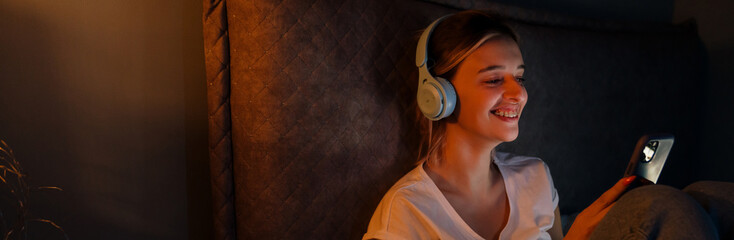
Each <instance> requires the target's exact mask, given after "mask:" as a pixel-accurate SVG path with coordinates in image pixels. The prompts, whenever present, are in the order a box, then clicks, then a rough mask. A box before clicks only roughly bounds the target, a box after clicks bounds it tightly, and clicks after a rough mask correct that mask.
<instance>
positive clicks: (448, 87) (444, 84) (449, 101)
mask: <svg viewBox="0 0 734 240" xmlns="http://www.w3.org/2000/svg"><path fill="white" fill-rule="evenodd" d="M435 79H436V82H438V84H439V85H440V86H441V88H442V89H443V91H441V92H443V95H444V96H443V98H442V100H443V101H442V104H443V111H441V114H440V115H439V116H438V119H443V118H445V117H448V116H451V113H453V112H454V108H455V107H456V90H455V89H454V85H453V84H451V82H449V81H448V80H446V79H444V78H440V77H436V78H435Z"/></svg>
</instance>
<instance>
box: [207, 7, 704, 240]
mask: <svg viewBox="0 0 734 240" xmlns="http://www.w3.org/2000/svg"><path fill="white" fill-rule="evenodd" d="M274 2H277V3H274ZM466 8H481V9H486V10H487V11H490V12H493V13H495V14H499V15H502V16H504V17H506V18H508V19H510V20H511V25H512V27H513V28H514V29H515V31H517V33H518V35H519V38H520V45H521V49H522V51H523V55H524V59H525V63H526V65H527V74H526V76H527V78H528V79H529V81H528V87H527V88H528V92H529V103H528V105H527V107H526V110H525V113H524V115H523V119H522V120H521V122H520V124H521V133H520V136H519V138H518V140H517V141H515V142H513V143H508V144H504V145H502V146H500V147H501V148H502V150H506V151H513V152H516V153H520V154H526V155H534V156H539V157H541V158H543V159H544V160H545V161H546V162H547V164H548V165H549V167H550V169H551V173H552V175H553V178H554V181H555V186H556V188H557V189H558V191H559V194H560V199H561V205H560V206H561V210H562V211H563V212H564V213H571V212H575V211H579V210H581V209H583V208H584V207H585V206H586V205H588V204H589V203H590V202H591V201H592V200H593V199H595V198H596V197H597V196H598V195H599V194H601V192H603V191H604V190H606V189H607V188H608V187H609V186H611V184H612V183H614V182H615V181H616V180H617V179H618V178H619V177H621V175H622V172H623V171H624V168H625V165H626V161H627V160H628V159H629V155H630V154H631V151H632V148H633V146H634V144H635V141H636V140H637V138H638V137H639V136H640V135H641V134H643V133H645V132H658V131H662V132H671V133H673V134H675V135H676V137H677V139H676V146H675V147H674V150H673V152H672V153H671V156H670V158H669V163H668V165H667V166H666V170H665V174H663V175H662V176H661V179H660V182H662V183H667V184H671V185H674V186H682V185H685V184H687V183H689V182H691V181H693V180H694V179H695V178H696V176H694V175H693V172H694V171H691V170H690V169H691V168H695V160H696V151H697V150H698V146H697V145H696V142H697V135H696V131H697V124H698V123H699V121H698V119H697V117H696V113H697V111H698V109H699V108H698V107H699V106H698V105H699V104H700V103H701V102H702V101H701V94H700V92H701V91H700V88H699V84H700V80H701V76H702V75H703V74H705V72H704V69H705V65H704V64H703V62H702V59H703V55H704V51H703V49H702V47H701V45H700V42H699V39H698V36H697V34H696V30H695V26H693V25H685V26H670V25H651V24H639V23H636V24H630V23H626V24H623V23H610V22H595V21H588V20H582V19H575V18H570V17H564V16H558V15H553V14H550V13H544V12H538V11H530V10H525V9H518V8H511V7H506V6H502V5H498V4H492V3H487V2H484V1H438V0H437V1H432V2H424V1H417V0H402V1H393V0H373V1H362V0H344V1H342V0H284V1H267V0H249V1H243V0H237V1H235V0H228V1H209V0H205V1H204V34H205V51H206V64H207V78H208V80H207V82H208V94H209V119H210V121H209V122H210V123H209V124H210V152H211V154H210V161H211V171H212V184H213V186H212V188H213V200H214V211H215V213H214V214H215V238H216V239H235V238H237V239H293V238H299V239H303V238H306V239H311V238H324V237H329V238H337V239H356V238H359V237H361V235H362V234H363V233H364V231H365V230H366V227H367V223H368V221H369V218H370V216H371V214H372V212H373V211H374V208H375V207H376V206H377V203H378V202H379V200H380V198H381V196H382V194H384V193H385V192H386V191H387V189H388V188H389V187H390V186H391V185H392V183H394V182H395V181H396V180H397V179H398V178H399V177H400V176H402V175H403V174H404V173H405V172H407V171H408V170H409V169H410V168H412V167H413V165H414V162H415V161H416V153H417V141H416V137H417V135H416V132H417V129H415V128H414V124H413V123H412V120H413V119H412V118H413V117H414V112H413V109H412V106H411V104H412V101H413V98H414V96H415V93H414V91H415V83H416V82H415V81H414V79H412V77H411V76H412V74H413V71H414V67H413V61H414V59H413V58H414V56H413V54H414V51H415V45H414V44H415V42H416V38H415V35H416V34H417V33H419V31H420V29H421V28H423V27H425V26H426V25H427V24H428V23H430V21H432V20H433V19H435V18H437V17H439V16H442V15H445V14H448V13H452V12H456V11H459V10H460V9H466Z"/></svg>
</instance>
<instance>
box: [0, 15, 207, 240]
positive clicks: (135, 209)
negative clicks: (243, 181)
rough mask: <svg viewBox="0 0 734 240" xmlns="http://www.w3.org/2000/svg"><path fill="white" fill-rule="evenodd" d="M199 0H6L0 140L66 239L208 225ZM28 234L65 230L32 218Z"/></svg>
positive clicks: (184, 233) (0, 22) (38, 211)
mask: <svg viewBox="0 0 734 240" xmlns="http://www.w3.org/2000/svg"><path fill="white" fill-rule="evenodd" d="M200 16H201V2H200V1H175V0H153V1H141V0H133V1H127V0H125V1H123V0H111V1H83V0H68V1H43V0H4V1H0V32H2V34H0V35H1V36H0V139H4V140H5V141H7V142H8V144H10V145H11V147H13V148H14V150H15V152H16V155H17V157H18V159H19V160H20V162H21V164H22V165H23V167H24V168H25V169H26V171H27V173H28V176H29V177H28V181H29V182H30V184H32V185H54V186H59V187H61V188H63V189H64V191H63V192H36V193H33V194H32V195H31V198H32V201H31V203H32V205H30V208H31V211H32V214H33V215H35V216H38V217H44V218H49V219H51V220H54V221H56V222H57V223H58V224H59V225H61V226H62V227H63V228H64V229H66V231H67V233H68V235H69V237H70V238H71V239H187V238H192V239H194V238H195V239H206V238H208V236H210V232H211V227H210V225H211V213H210V210H209V209H210V200H209V194H210V190H209V189H210V187H209V186H210V185H209V180H208V168H207V166H208V165H207V147H206V146H207V145H206V139H207V138H206V131H207V129H206V126H207V123H206V121H207V120H206V105H205V104H206V96H205V78H204V70H203V66H204V63H203V47H202V34H201V28H202V26H201V17H200ZM29 230H30V231H31V232H32V234H35V235H31V236H36V237H34V238H31V239H60V238H59V236H60V235H58V234H57V233H55V232H54V231H51V230H50V228H48V227H46V226H43V225H31V228H29Z"/></svg>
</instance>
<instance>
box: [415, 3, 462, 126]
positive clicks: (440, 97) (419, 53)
mask: <svg viewBox="0 0 734 240" xmlns="http://www.w3.org/2000/svg"><path fill="white" fill-rule="evenodd" d="M446 17H448V16H443V17H441V18H439V19H436V21H433V23H431V25H428V27H427V28H426V30H425V31H423V34H421V38H420V39H419V40H418V49H416V52H415V66H417V67H418V93H417V94H416V98H417V101H418V108H420V110H421V112H423V115H424V116H426V118H428V119H430V120H433V121H438V120H441V119H443V118H445V117H448V116H450V115H451V113H452V112H453V111H454V106H455V105H456V90H454V86H453V85H451V82H449V81H448V80H446V79H443V78H440V77H433V75H431V72H430V71H428V66H427V62H428V39H429V38H430V37H431V33H432V32H433V29H434V28H436V25H438V23H440V22H441V21H443V19H444V18H446Z"/></svg>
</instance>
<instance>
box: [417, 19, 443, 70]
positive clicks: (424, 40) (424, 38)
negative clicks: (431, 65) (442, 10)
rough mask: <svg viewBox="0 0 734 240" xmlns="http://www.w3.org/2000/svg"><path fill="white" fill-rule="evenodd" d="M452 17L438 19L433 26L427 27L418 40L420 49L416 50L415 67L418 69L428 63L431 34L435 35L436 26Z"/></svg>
mask: <svg viewBox="0 0 734 240" xmlns="http://www.w3.org/2000/svg"><path fill="white" fill-rule="evenodd" d="M448 16H451V15H446V16H443V17H440V18H439V19H436V20H435V21H433V22H432V23H431V25H428V27H426V30H424V31H423V34H421V38H420V39H418V47H417V49H416V50H415V66H416V67H419V68H420V67H422V66H423V65H425V64H426V62H428V38H430V37H431V33H433V29H435V28H436V25H438V24H439V23H440V22H441V21H443V20H444V19H445V18H447V17H448Z"/></svg>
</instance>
